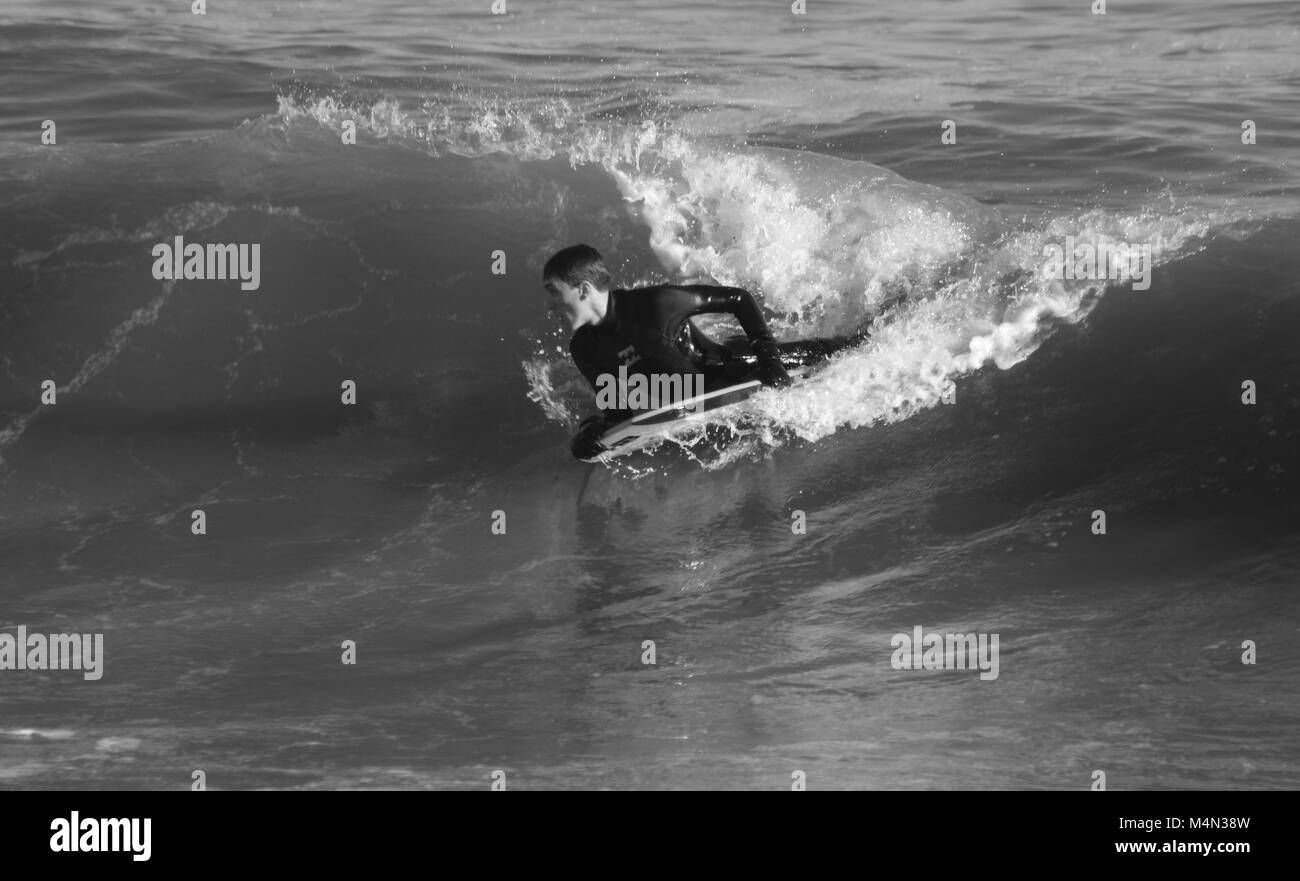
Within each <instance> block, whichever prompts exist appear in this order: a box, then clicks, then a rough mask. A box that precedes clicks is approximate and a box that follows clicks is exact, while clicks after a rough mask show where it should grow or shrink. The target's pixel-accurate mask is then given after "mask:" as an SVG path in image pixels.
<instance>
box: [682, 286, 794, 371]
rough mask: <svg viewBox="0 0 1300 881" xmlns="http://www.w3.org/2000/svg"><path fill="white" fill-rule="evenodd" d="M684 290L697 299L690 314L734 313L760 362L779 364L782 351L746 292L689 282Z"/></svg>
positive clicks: (751, 296)
mask: <svg viewBox="0 0 1300 881" xmlns="http://www.w3.org/2000/svg"><path fill="white" fill-rule="evenodd" d="M686 290H688V291H690V292H691V294H692V295H694V296H695V298H696V303H695V306H694V308H692V309H691V314H692V315H698V314H700V313H704V312H726V313H728V314H730V315H734V316H735V317H736V320H737V321H739V322H740V326H741V327H742V328H744V330H745V334H746V335H747V336H748V337H749V339H750V342H751V343H752V344H753V350H754V354H755V355H757V356H758V360H759V363H760V364H775V365H776V366H778V367H779V366H780V364H781V354H780V351H779V350H778V349H777V346H776V340H775V339H773V337H772V331H770V330H768V329H767V322H766V321H765V320H764V319H763V313H762V312H761V311H760V310H759V308H758V303H757V302H756V301H755V300H754V296H753V295H752V294H751V293H750V292H749V291H747V290H744V289H742V288H728V287H713V286H711V285H691V286H689V287H687V288H686Z"/></svg>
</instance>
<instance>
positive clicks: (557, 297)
mask: <svg viewBox="0 0 1300 881" xmlns="http://www.w3.org/2000/svg"><path fill="white" fill-rule="evenodd" d="M542 286H543V287H545V288H546V295H547V301H546V311H547V312H549V313H551V314H552V315H559V316H561V317H563V318H564V320H565V321H566V322H568V324H569V330H577V329H578V328H580V327H582V326H583V325H584V324H586V323H587V317H588V316H587V314H586V312H587V307H588V305H589V304H590V300H588V299H587V297H586V293H587V292H586V291H585V288H586V287H590V285H587V284H586V283H585V282H583V283H581V284H579V285H578V286H577V287H573V286H571V285H569V284H566V283H565V282H564V281H563V280H562V279H558V278H548V279H546V280H545V282H543V285H542Z"/></svg>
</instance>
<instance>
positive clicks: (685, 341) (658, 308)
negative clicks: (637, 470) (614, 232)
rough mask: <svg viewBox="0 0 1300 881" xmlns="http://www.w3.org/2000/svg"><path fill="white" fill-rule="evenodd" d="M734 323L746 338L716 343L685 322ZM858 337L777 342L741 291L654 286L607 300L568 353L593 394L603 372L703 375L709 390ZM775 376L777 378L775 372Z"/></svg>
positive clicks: (619, 414) (807, 359)
mask: <svg viewBox="0 0 1300 881" xmlns="http://www.w3.org/2000/svg"><path fill="white" fill-rule="evenodd" d="M718 312H722V313H728V314H730V315H733V316H735V318H736V319H737V320H738V321H739V322H740V326H741V327H742V328H743V329H744V331H745V333H746V334H747V335H748V339H746V338H744V337H735V338H731V339H728V340H727V341H725V342H724V343H718V342H715V341H714V340H712V339H710V338H709V337H708V336H707V335H705V334H704V333H703V332H701V331H700V329H699V328H697V327H696V326H695V325H694V324H693V323H692V322H691V321H690V319H691V318H692V317H693V316H695V315H702V314H705V313H718ZM860 340H861V336H852V337H832V338H829V339H818V340H799V341H796V342H789V343H777V342H776V341H775V340H774V339H773V338H772V333H771V331H769V330H768V329H767V322H765V321H764V320H763V314H762V312H760V311H759V308H758V304H757V303H756V302H755V301H754V298H753V296H751V295H750V293H749V292H748V291H746V290H742V289H741V288H729V287H720V286H715V285H659V286H657V287H650V288H637V289H635V290H614V291H611V292H610V294H609V304H608V308H607V310H606V312H605V317H604V319H603V320H601V322H600V323H599V324H596V325H590V324H589V325H585V326H583V327H581V328H579V329H578V331H577V332H576V333H575V334H574V335H573V339H572V341H571V342H570V343H569V352H570V353H571V354H572V355H573V361H574V363H575V364H576V365H577V366H578V370H580V371H581V372H582V375H583V376H585V377H586V378H587V382H589V383H591V386H592V388H593V389H595V388H596V387H597V378H598V377H599V376H600V375H601V374H602V373H608V374H611V375H617V373H618V369H619V367H620V366H623V365H625V366H626V367H627V372H628V374H629V375H631V374H638V373H639V374H644V375H649V374H652V373H659V374H680V375H687V374H702V375H703V377H704V387H705V389H706V390H712V389H715V388H719V387H722V386H728V385H735V384H736V383H738V382H743V381H745V380H747V379H755V378H759V379H765V381H766V378H767V377H770V376H772V375H773V370H772V365H773V364H779V365H781V366H782V367H795V366H799V365H803V364H811V363H814V362H816V361H820V360H823V359H824V358H827V357H829V356H830V355H831V354H833V353H834V352H837V351H839V350H840V349H843V348H845V347H847V346H851V345H853V344H854V343H856V342H859V341H860ZM777 373H780V371H777ZM628 415H629V413H628V412H627V411H606V412H605V414H604V419H603V420H602V421H604V422H605V424H610V423H612V422H615V421H618V420H620V419H623V418H627V416H628Z"/></svg>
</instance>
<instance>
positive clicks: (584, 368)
mask: <svg viewBox="0 0 1300 881" xmlns="http://www.w3.org/2000/svg"><path fill="white" fill-rule="evenodd" d="M569 355H570V356H571V357H572V358H573V363H574V365H575V366H576V367H577V368H578V372H579V373H581V374H582V375H583V378H585V379H586V380H587V384H588V385H590V386H591V390H592V391H593V392H595V391H597V389H598V383H597V380H598V379H599V378H600V375H601V374H602V373H607V372H608V371H607V370H602V369H601V366H600V365H599V364H597V363H596V362H595V360H593V359H592V357H591V355H590V353H589V352H588V351H587V348H586V346H584V345H583V344H582V341H581V340H580V339H579V338H578V337H576V336H575V337H574V338H573V339H572V340H570V341H569ZM630 416H631V414H630V413H627V412H626V411H622V410H597V411H596V412H595V413H594V414H592V415H591V416H588V417H586V418H585V419H583V420H582V422H580V423H579V424H578V433H577V434H575V435H574V436H573V440H572V441H571V442H570V443H569V449H570V450H571V451H572V452H573V455H574V456H575V457H576V458H579V459H590V458H592V457H593V456H595V455H596V454H597V453H599V452H600V451H601V450H602V449H604V448H603V447H601V446H600V443H599V441H598V438H599V437H600V436H601V435H602V434H604V433H605V430H606V429H607V428H609V427H610V426H611V425H615V424H617V423H619V422H622V421H623V420H624V419H627V418H630Z"/></svg>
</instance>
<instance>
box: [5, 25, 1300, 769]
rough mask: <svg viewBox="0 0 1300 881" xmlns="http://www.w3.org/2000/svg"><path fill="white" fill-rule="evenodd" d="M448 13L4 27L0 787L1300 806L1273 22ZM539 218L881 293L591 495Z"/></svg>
mask: <svg viewBox="0 0 1300 881" xmlns="http://www.w3.org/2000/svg"><path fill="white" fill-rule="evenodd" d="M490 5H491V4H490V3H489V2H486V0H484V2H476V3H451V2H434V3H428V2H379V0H376V2H368V3H344V2H304V3H274V2H251V0H246V2H235V0H225V2H220V3H218V2H213V3H210V4H209V9H208V14H207V15H205V16H196V15H192V14H190V12H189V11H188V7H187V4H185V3H163V2H140V3H134V2H123V0H103V2H94V3H88V2H75V3H74V2H63V0H42V2H35V0H29V2H23V3H15V2H0V633H11V634H12V633H14V632H15V629H16V628H17V627H18V626H19V625H25V626H27V627H28V629H29V630H31V631H33V632H44V633H53V632H76V633H102V634H104V651H105V662H104V674H103V678H102V679H100V680H98V681H85V680H84V679H83V677H82V676H81V674H80V673H78V672H76V671H39V672H34V671H16V670H0V787H4V788H46V789H49V788H54V789H62V788H90V789H98V788H160V789H185V788H188V787H189V786H190V780H191V772H192V771H193V770H194V769H202V770H204V771H205V773H206V775H207V781H208V786H209V787H210V788H214V789H242V788H336V787H348V788H351V787H365V788H486V787H487V786H488V785H489V783H490V779H489V775H490V774H491V773H492V771H494V770H496V769H502V770H505V771H506V774H507V778H508V781H509V786H510V788H514V789H528V788H593V787H608V788H756V789H783V788H789V786H790V783H791V773H792V772H793V771H795V770H802V771H804V772H805V773H806V774H807V779H808V786H809V788H813V789H838V788H884V789H902V788H996V789H1003V788H1035V789H1040V788H1041V789H1086V788H1087V787H1088V786H1089V785H1090V784H1091V782H1092V776H1091V775H1092V773H1093V772H1094V771H1095V770H1104V771H1105V772H1106V775H1107V786H1108V787H1109V788H1111V789H1154V788H1161V789H1192V788H1198V789H1199V788H1216V789H1218V788H1222V789H1254V788H1296V787H1297V786H1300V745H1298V742H1297V738H1296V731H1297V730H1300V709H1298V707H1300V599H1298V598H1297V588H1298V587H1300V530H1298V529H1297V523H1298V522H1300V518H1298V517H1297V510H1300V506H1298V505H1297V496H1298V490H1300V470H1298V469H1300V456H1297V445H1298V444H1300V349H1298V348H1297V340H1298V332H1300V247H1297V245H1298V244H1300V198H1298V197H1300V5H1297V4H1296V3H1294V2H1214V3H1210V2H1163V3H1162V2H1157V3H1144V4H1125V3H1111V4H1110V9H1109V11H1108V13H1107V14H1106V15H1104V16H1094V15H1092V14H1091V13H1090V12H1089V5H1090V4H1089V3H1088V2H1085V0H1069V2H1064V0H1057V2H1048V3H1034V4H1026V3H1020V2H1014V0H1005V2H998V0H989V2H938V0H914V2H910V3H906V4H867V3H857V2H833V0H816V2H813V0H810V2H809V3H808V7H809V12H808V14H807V15H805V16H794V15H791V14H790V11H789V4H783V3H779V2H778V3H759V2H753V0H744V2H742V0H726V2H712V3H709V2H693V3H673V2H664V0H653V2H648V0H632V2H627V0H622V2H619V3H618V4H601V5H598V6H596V7H594V8H593V7H592V6H591V5H590V4H577V3H532V2H523V0H510V2H509V3H508V9H509V14H507V15H505V16H493V15H490V14H488V9H489V7H490ZM882 6H884V7H886V8H885V9H881V8H879V7H882ZM47 119H48V120H53V121H54V122H55V124H56V126H57V130H56V131H57V142H56V143H55V144H53V145H42V143H41V126H42V122H43V121H44V120H47ZM944 120H952V121H953V122H954V123H955V125H956V143H955V144H944V143H942V142H941V134H942V130H943V129H942V127H943V122H944ZM1243 120H1252V121H1253V122H1254V123H1255V126H1256V131H1257V141H1256V143H1254V144H1249V145H1248V144H1243V142H1242V122H1243ZM348 121H351V122H354V123H355V126H356V143H355V145H348V144H344V143H343V137H342V134H343V132H344V130H345V128H346V123H347V122H348ZM176 236H183V237H184V238H185V240H186V241H187V242H209V243H213V242H215V243H257V244H259V245H260V248H261V263H260V266H261V279H260V281H261V284H260V287H259V288H258V289H257V290H242V289H241V287H240V284H239V282H238V281H230V280H227V281H219V280H212V281H199V280H181V281H168V280H157V279H155V278H154V277H153V274H152V272H151V267H152V265H153V257H152V256H151V249H152V248H153V246H154V245H155V244H158V243H160V242H171V241H172V240H173V239H174V237H176ZM1067 237H1073V238H1074V239H1075V240H1078V241H1086V242H1091V243H1105V242H1127V243H1134V244H1136V243H1142V244H1145V245H1149V246H1150V253H1151V257H1152V262H1153V264H1154V268H1152V269H1151V272H1150V276H1149V281H1150V285H1149V288H1147V289H1135V286H1134V285H1133V284H1132V282H1133V281H1135V278H1133V277H1131V276H1129V277H1123V276H1121V277H1118V278H1116V279H1114V280H1113V282H1112V283H1110V284H1107V283H1106V282H1105V281H1096V280H1086V279H1065V280H1060V279H1054V278H1050V277H1048V275H1047V274H1046V273H1045V272H1043V270H1042V267H1043V262H1044V257H1043V248H1044V245H1047V244H1051V243H1063V242H1064V241H1065V240H1066V238H1067ZM575 242H586V243H589V244H591V245H594V246H596V247H597V248H599V249H601V251H602V252H604V253H605V255H606V257H607V258H608V260H609V263H610V266H611V269H613V270H614V272H615V274H616V275H617V281H618V283H619V284H620V285H621V286H625V287H627V286H632V285H635V284H644V283H656V282H662V281H670V280H683V279H692V280H705V281H707V280H713V281H716V282H719V283H724V284H734V285H741V286H744V287H747V288H748V289H750V290H752V291H754V293H755V294H756V296H758V298H759V299H760V301H761V302H762V303H763V305H764V306H765V307H766V309H767V311H768V314H769V317H770V323H771V326H772V327H773V329H774V331H775V332H776V334H777V336H778V337H780V338H797V337H802V336H813V335H819V334H832V333H843V332H848V331H850V330H852V329H853V328H855V327H857V326H859V325H860V324H861V323H862V322H863V321H865V320H869V319H870V317H871V316H872V315H873V314H874V312H875V311H876V309H877V307H879V306H880V305H881V304H883V303H885V302H888V301H890V300H892V299H895V298H897V297H898V296H899V295H900V294H906V295H907V299H906V301H905V302H904V304H903V305H902V306H900V307H898V308H897V309H896V310H894V311H892V312H891V313H890V315H889V320H888V321H885V322H881V324H880V325H879V326H878V327H877V329H876V332H875V333H874V334H873V335H872V336H871V337H870V338H869V339H868V340H867V342H865V343H864V344H863V345H862V346H861V347H859V348H858V349H856V350H853V351H852V352H849V353H848V354H847V355H845V356H844V357H842V358H840V359H839V360H837V361H836V362H835V363H834V364H832V365H831V366H830V367H829V368H828V369H827V370H826V371H825V372H824V373H823V374H821V375H820V376H819V378H818V379H816V380H815V381H813V382H811V383H809V384H807V385H805V386H802V387H800V388H797V389H793V390H789V391H786V392H781V393H770V394H768V395H767V397H765V398H763V399H762V400H761V401H760V403H759V407H758V415H757V416H756V417H754V418H752V419H748V420H745V421H743V422H742V421H739V420H733V421H730V422H728V421H726V420H724V419H722V418H718V419H717V420H716V423H717V424H715V425H714V427H713V429H712V430H711V431H710V432H709V433H707V434H706V435H705V436H703V437H699V436H696V435H691V434H687V435H684V436H682V437H679V438H677V439H676V440H675V441H671V442H667V443H665V444H663V445H662V446H661V447H660V448H659V449H658V450H657V451H656V452H655V454H654V455H641V456H635V457H631V458H629V459H627V460H625V461H624V462H623V463H621V464H619V465H618V466H615V467H611V468H607V467H605V466H596V467H594V468H593V467H592V466H587V465H582V464H579V463H577V462H575V461H574V460H572V459H571V458H570V456H569V453H568V436H569V434H570V433H571V432H572V430H573V428H574V426H575V425H576V422H577V420H578V419H579V418H581V417H582V416H583V415H584V414H585V413H587V412H589V411H590V409H591V403H590V392H589V391H588V390H587V389H586V387H585V386H584V384H583V383H582V381H581V379H580V377H579V376H578V374H577V372H576V370H575V369H574V368H573V367H572V366H571V365H570V364H569V363H568V361H567V357H566V354H565V348H564V347H565V343H566V342H567V335H566V334H565V333H563V332H562V329H561V328H559V327H557V326H556V325H555V324H554V323H553V322H552V321H549V320H548V318H547V315H546V312H545V301H544V295H543V292H542V291H541V288H540V284H539V273H540V269H541V266H542V264H543V263H544V262H545V260H546V258H547V257H548V256H549V255H550V254H551V253H552V252H553V251H555V250H556V249H558V248H560V247H563V246H565V245H568V244H572V243H575ZM496 251H501V252H504V254H505V256H506V260H507V272H506V274H504V275H494V274H493V273H492V272H491V266H492V263H493V259H494V258H493V253H494V252H496ZM47 379H52V380H53V381H54V383H55V384H56V385H57V388H58V397H57V404H55V405H52V406H51V405H42V404H41V401H40V394H41V383H42V382H43V381H44V380H47ZM345 380H353V381H355V382H356V384H357V389H358V403H357V404H356V405H355V406H346V405H343V404H342V403H340V393H341V392H340V386H341V383H343V382H344V381H345ZM1247 380H1250V381H1252V382H1253V383H1255V385H1256V389H1257V400H1256V403H1254V404H1244V403H1243V401H1242V396H1243V383H1244V382H1246V381H1247ZM945 398H946V399H947V401H949V402H945ZM697 434H698V433H697ZM728 438H729V441H728ZM198 508H201V509H203V510H204V511H205V512H206V513H207V517H208V532H207V534H206V535H203V536H195V535H192V534H191V531H190V512H191V511H193V510H195V509H198ZM796 510H799V511H803V512H805V514H806V518H807V533H806V534H795V533H794V532H793V531H792V529H791V523H792V514H793V512H794V511H796ZM1095 510H1103V511H1105V513H1106V516H1107V531H1106V534H1105V535H1095V534H1093V531H1092V529H1091V527H1092V523H1093V516H1092V512H1093V511H1095ZM494 511H503V512H504V513H505V517H506V523H507V529H506V534H504V535H497V534H493V532H492V529H491V526H492V523H493V512H494ZM915 626H922V627H923V628H925V630H926V631H932V630H933V631H941V632H954V631H955V632H981V633H997V634H999V636H1000V648H1001V656H1000V673H999V676H998V678H997V679H996V680H991V681H981V680H980V679H979V677H978V675H977V674H976V673H975V672H973V671H906V670H903V671H900V670H895V669H893V667H892V666H891V663H890V657H891V653H892V649H891V637H892V636H893V635H894V634H896V633H909V634H910V633H911V632H912V630H913V628H914V627H915ZM344 640H354V641H355V642H356V645H357V663H356V664H355V665H344V664H342V663H341V662H340V655H341V648H340V645H341V643H342V642H343V641H344ZM645 640H653V641H654V642H655V646H656V652H657V663H656V664H655V665H646V664H643V663H642V652H643V648H642V646H643V643H644V641H645ZM1245 640H1252V641H1254V642H1255V644H1256V645H1257V650H1258V662H1257V663H1256V664H1253V665H1246V664H1243V663H1242V662H1241V655H1242V651H1243V649H1242V643H1243V641H1245Z"/></svg>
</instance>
